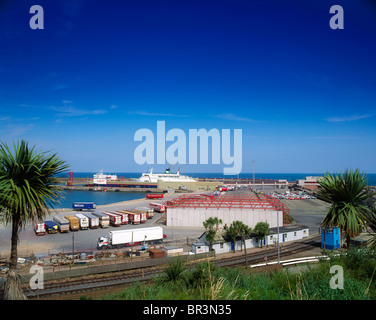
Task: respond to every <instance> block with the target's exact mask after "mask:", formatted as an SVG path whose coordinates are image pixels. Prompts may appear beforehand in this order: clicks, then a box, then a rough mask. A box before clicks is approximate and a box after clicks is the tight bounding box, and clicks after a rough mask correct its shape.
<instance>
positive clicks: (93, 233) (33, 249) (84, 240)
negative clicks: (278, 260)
mask: <svg viewBox="0 0 376 320" xmlns="http://www.w3.org/2000/svg"><path fill="white" fill-rule="evenodd" d="M271 191H272V190H270V191H269V192H271ZM284 191H285V190H280V192H284ZM248 192H249V191H248ZM176 196H177V194H172V195H166V196H165V199H164V200H163V201H166V200H169V199H171V198H174V197H176ZM163 201H155V200H154V201H153V202H163ZM281 201H282V202H283V203H285V204H286V205H287V206H288V208H289V209H290V215H291V217H292V218H293V219H294V220H295V223H296V224H298V225H305V226H308V227H309V229H310V234H314V233H317V232H319V228H320V224H321V222H322V220H323V219H324V217H325V215H326V212H327V210H328V207H329V204H328V203H326V202H324V201H321V200H318V199H309V200H281ZM149 202H150V200H146V199H139V200H132V201H128V202H124V203H116V204H110V205H104V206H98V208H97V210H96V211H98V212H102V211H107V210H110V211H116V210H124V209H132V208H135V207H140V206H147V205H148V203H149ZM68 213H69V211H66V212H64V213H59V215H66V214H68ZM160 216H161V215H160V214H159V213H155V215H154V218H153V219H150V220H148V221H147V222H146V223H145V224H141V225H135V226H133V225H124V226H120V227H109V228H107V229H102V228H99V229H95V230H91V229H89V230H84V231H78V232H69V233H64V234H60V233H57V234H51V235H49V234H47V235H45V236H36V235H35V232H34V230H33V226H32V225H29V226H27V227H26V228H25V230H22V231H21V232H20V234H19V239H20V242H19V246H18V250H19V256H25V255H26V253H28V254H31V253H41V254H49V253H56V252H71V251H72V247H73V241H74V250H75V251H78V250H86V249H95V248H96V243H97V239H98V237H100V236H103V235H106V234H107V233H108V232H109V231H110V230H121V229H130V228H142V227H147V226H154V225H158V226H161V227H163V231H164V233H165V234H166V235H167V239H168V240H177V239H186V238H198V237H199V236H200V235H201V234H202V233H203V232H204V228H177V227H166V226H165V225H164V224H162V223H161V221H160ZM48 219H52V217H47V219H46V220H48ZM73 237H74V239H73ZM10 238H11V230H10V227H9V226H4V225H0V256H4V257H7V256H8V255H9V250H10Z"/></svg>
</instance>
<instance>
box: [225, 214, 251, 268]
mask: <svg viewBox="0 0 376 320" xmlns="http://www.w3.org/2000/svg"><path fill="white" fill-rule="evenodd" d="M229 229H230V230H231V232H232V237H233V239H235V238H237V237H240V239H241V240H242V244H244V253H245V265H246V267H247V268H248V261H247V246H246V245H245V239H246V238H247V237H248V236H249V235H250V233H251V231H252V229H251V228H250V227H248V226H247V225H246V224H244V223H243V222H242V221H239V220H235V221H233V222H232V223H231V225H230V227H229ZM235 235H236V236H235ZM240 249H242V247H240ZM234 250H235V243H234Z"/></svg>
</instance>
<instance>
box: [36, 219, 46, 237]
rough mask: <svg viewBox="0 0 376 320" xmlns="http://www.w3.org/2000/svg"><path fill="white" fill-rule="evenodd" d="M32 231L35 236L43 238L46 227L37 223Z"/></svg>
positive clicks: (41, 223) (42, 223)
mask: <svg viewBox="0 0 376 320" xmlns="http://www.w3.org/2000/svg"><path fill="white" fill-rule="evenodd" d="M34 231H35V234H36V235H37V236H43V235H45V234H46V226H45V224H44V222H37V223H35V225H34Z"/></svg>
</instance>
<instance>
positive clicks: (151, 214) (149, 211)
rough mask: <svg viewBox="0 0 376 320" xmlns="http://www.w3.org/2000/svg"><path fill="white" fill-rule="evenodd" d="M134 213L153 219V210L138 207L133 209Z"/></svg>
mask: <svg viewBox="0 0 376 320" xmlns="http://www.w3.org/2000/svg"><path fill="white" fill-rule="evenodd" d="M134 211H136V212H143V213H146V217H147V219H151V218H153V217H154V209H153V208H149V207H138V208H134Z"/></svg>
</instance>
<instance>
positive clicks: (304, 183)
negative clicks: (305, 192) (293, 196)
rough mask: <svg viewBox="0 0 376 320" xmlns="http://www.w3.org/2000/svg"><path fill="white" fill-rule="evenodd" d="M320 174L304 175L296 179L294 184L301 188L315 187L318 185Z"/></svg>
mask: <svg viewBox="0 0 376 320" xmlns="http://www.w3.org/2000/svg"><path fill="white" fill-rule="evenodd" d="M321 178H322V177H321V176H309V177H305V179H304V180H303V179H298V180H296V184H297V185H298V186H299V187H302V188H309V189H317V188H318V186H319V180H320V179H321Z"/></svg>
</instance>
